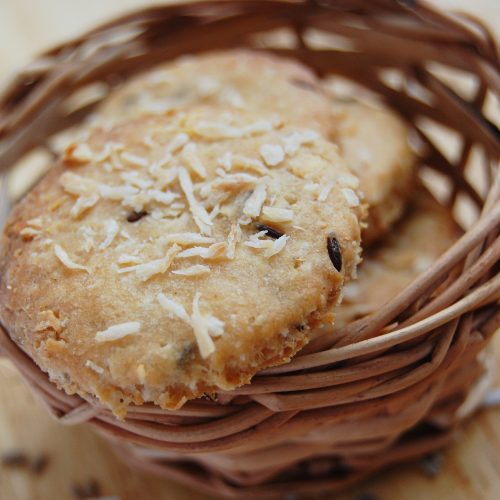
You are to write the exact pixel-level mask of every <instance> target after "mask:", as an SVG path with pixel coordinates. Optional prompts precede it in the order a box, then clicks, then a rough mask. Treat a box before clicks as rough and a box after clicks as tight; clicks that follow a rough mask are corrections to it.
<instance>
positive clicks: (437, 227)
mask: <svg viewBox="0 0 500 500" xmlns="http://www.w3.org/2000/svg"><path fill="white" fill-rule="evenodd" d="M460 236H461V231H460V229H459V227H458V226H457V224H456V222H455V221H454V220H453V217H452V215H451V213H450V211H449V210H448V209H446V208H445V207H443V206H442V205H440V204H439V203H438V202H437V201H436V200H435V199H434V198H433V197H432V196H431V195H430V194H429V193H428V192H427V191H426V190H424V189H423V188H421V189H420V190H419V191H418V193H417V195H416V197H415V199H414V200H413V201H412V203H411V208H410V211H409V213H408V214H407V215H406V216H405V217H404V218H403V219H402V220H401V221H400V222H399V224H398V225H397V226H396V227H395V228H394V229H393V230H392V231H391V234H390V235H389V236H388V237H387V238H386V239H385V240H384V241H383V242H382V243H381V244H380V245H379V246H377V247H374V248H373V249H370V250H368V251H367V252H366V253H365V256H364V259H363V263H362V265H361V266H360V267H359V269H358V277H357V279H356V280H354V281H351V282H350V283H348V284H347V285H346V286H345V287H344V291H343V294H344V298H343V301H342V304H341V305H340V306H339V307H338V308H337V313H336V322H335V325H336V326H342V325H345V324H347V323H350V322H352V321H354V320H356V319H358V318H360V317H362V316H365V315H368V314H371V313H373V312H375V311H376V310H377V309H379V308H380V307H381V306H382V305H384V304H385V303H386V302H388V301H389V300H391V299H392V298H393V297H395V296H396V295H397V294H398V293H399V292H400V291H402V290H403V289H404V288H405V287H406V286H407V285H409V284H410V283H411V282H412V281H413V280H414V279H415V278H417V276H418V275H419V274H421V273H422V272H424V271H425V270H427V269H428V268H429V267H430V266H431V265H432V263H433V262H434V261H435V260H436V259H437V258H438V257H439V256H440V255H441V254H442V253H443V252H445V251H446V250H447V249H448V248H449V247H450V246H451V245H452V244H453V243H454V242H455V241H456V240H457V239H458V238H459V237H460Z"/></svg>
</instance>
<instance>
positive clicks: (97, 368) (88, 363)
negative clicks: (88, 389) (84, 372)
mask: <svg viewBox="0 0 500 500" xmlns="http://www.w3.org/2000/svg"><path fill="white" fill-rule="evenodd" d="M85 366H86V367H87V368H90V369H91V370H93V371H94V372H96V373H98V374H99V375H102V374H103V373H104V368H102V367H101V366H99V365H97V364H95V363H94V362H93V361H91V360H90V359H87V361H85Z"/></svg>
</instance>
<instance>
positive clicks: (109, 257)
mask: <svg viewBox="0 0 500 500" xmlns="http://www.w3.org/2000/svg"><path fill="white" fill-rule="evenodd" d="M337 149H338V148H337V147H336V146H334V145H333V144H331V143H329V142H327V141H324V140H323V139H321V137H320V136H319V135H318V134H317V133H316V132H314V131H312V130H309V129H303V128H299V127H297V126H286V125H285V126H284V125H283V124H282V123H281V122H280V121H278V120H276V117H275V116H274V114H271V115H270V116H269V117H266V116H262V115H261V114H259V115H254V114H249V113H244V112H239V113H238V114H231V113H227V112H225V111H221V110H220V109H218V108H210V107H208V108H207V107H203V108H195V109H191V110H189V111H186V112H180V113H172V114H170V115H169V116H159V115H155V116H149V117H143V118H138V119H136V120H130V121H129V122H128V123H126V124H123V125H120V126H117V127H115V128H113V129H111V130H97V131H95V132H94V133H92V134H91V135H90V137H89V139H88V141H87V142H85V143H79V144H73V145H71V146H70V147H68V148H67V150H66V151H65V154H64V157H63V158H62V159H61V161H60V162H59V163H58V164H57V165H56V166H55V167H54V168H53V169H52V170H51V171H50V172H49V174H48V175H47V176H46V177H45V179H44V180H43V181H42V182H41V183H40V184H39V185H38V186H37V187H36V188H35V189H34V190H33V191H32V192H31V193H30V194H29V195H28V196H27V197H26V198H25V199H24V200H23V201H22V202H21V203H20V204H19V205H18V206H17V207H16V208H15V209H14V212H13V214H12V215H11V218H10V221H9V222H8V224H7V226H6V229H5V233H4V236H3V239H2V245H1V253H0V255H1V256H0V318H1V320H2V322H3V324H4V325H5V326H6V327H7V329H8V331H9V333H10V335H11V336H12V338H13V339H14V340H15V341H16V342H17V343H18V345H19V346H20V347H21V348H22V349H23V350H24V351H25V352H27V353H28V355H30V356H31V357H32V358H33V359H34V360H35V361H36V362H37V364H38V365H39V366H40V367H41V368H42V369H43V370H44V371H46V372H48V373H49V375H50V378H51V379H52V380H53V381H55V382H56V383H57V384H58V385H59V386H60V387H62V388H64V389H65V390H66V391H67V392H69V393H72V392H77V393H79V394H81V395H83V396H84V397H88V396H94V395H95V396H97V397H98V398H99V399H100V400H101V402H102V403H104V404H105V405H107V406H108V407H110V408H111V409H113V411H114V412H115V413H117V414H123V412H124V411H125V409H126V406H127V405H128V404H132V403H134V404H141V403H143V402H145V401H153V402H155V403H157V404H158V405H160V406H162V407H163V408H176V407H179V406H181V405H182V404H183V403H184V402H185V401H186V400H187V399H191V398H196V397H199V396H201V395H203V394H204V393H210V392H214V391H217V390H218V389H223V390H230V389H232V388H234V387H237V386H239V385H241V384H244V383H247V382H249V380H250V378H251V377H252V375H254V374H255V373H256V372H257V371H259V370H261V369H263V368H266V367H269V366H273V365H277V364H280V363H284V362H287V361H288V360H289V359H290V358H291V357H292V356H293V355H294V354H295V353H296V352H297V351H298V350H299V349H300V348H301V347H302V346H303V345H304V344H305V343H306V342H307V340H308V335H309V328H310V327H312V326H314V324H315V322H316V318H318V317H322V316H323V315H324V313H325V311H328V310H331V308H332V305H333V304H335V303H337V301H338V298H339V296H340V292H341V288H342V285H343V282H344V279H345V277H346V276H348V275H350V274H352V272H353V270H354V268H355V266H356V264H357V262H358V260H359V251H360V246H359V243H360V226H359V219H360V217H361V216H362V211H363V208H362V206H360V204H359V200H358V198H357V193H356V190H355V188H354V185H353V184H354V181H355V179H353V176H352V175H351V174H350V172H349V170H348V168H347V167H346V165H345V163H344V161H343V160H342V159H341V158H340V157H339V155H338V152H337ZM318 186H321V189H319V190H318Z"/></svg>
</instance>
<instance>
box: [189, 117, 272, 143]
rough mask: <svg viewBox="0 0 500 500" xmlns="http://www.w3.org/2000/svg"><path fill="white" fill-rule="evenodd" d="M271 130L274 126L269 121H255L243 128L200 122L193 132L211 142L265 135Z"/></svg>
mask: <svg viewBox="0 0 500 500" xmlns="http://www.w3.org/2000/svg"><path fill="white" fill-rule="evenodd" d="M273 128H274V125H273V123H272V122H271V121H269V120H257V121H256V122H254V123H251V124H249V125H246V126H243V127H234V126H232V125H228V124H227V123H214V122H209V121H204V120H202V121H199V122H198V123H197V124H196V125H195V126H194V132H195V133H196V134H198V135H199V136H201V137H204V138H206V139H211V140H217V139H237V138H240V137H252V136H254V135H260V134H265V133H266V132H270V131H271V130H273Z"/></svg>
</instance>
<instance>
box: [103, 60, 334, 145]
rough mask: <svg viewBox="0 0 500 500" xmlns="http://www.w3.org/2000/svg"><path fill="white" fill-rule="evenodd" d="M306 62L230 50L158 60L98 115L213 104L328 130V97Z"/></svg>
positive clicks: (106, 117)
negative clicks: (271, 114) (319, 90)
mask: <svg viewBox="0 0 500 500" xmlns="http://www.w3.org/2000/svg"><path fill="white" fill-rule="evenodd" d="M316 88H319V86H318V80H317V79H316V77H315V76H314V74H313V73H312V72H311V71H310V70H309V69H307V68H306V67H304V66H303V65H301V64H299V63H296V62H293V61H291V60H288V59H284V58H279V57H276V56H273V55H270V54H261V53H257V52H252V51H248V50H231V51H224V52H214V53H207V54H202V55H197V56H188V57H186V56H183V57H181V58H179V59H177V60H174V61H172V62H168V63H166V64H163V65H160V66H157V67H156V68H154V69H153V70H150V71H148V72H146V73H144V74H141V75H139V76H138V77H136V78H134V79H132V80H131V81H129V82H127V83H125V84H124V85H123V86H122V87H121V88H118V89H117V90H115V91H114V92H112V93H111V94H110V95H109V96H108V98H107V99H106V100H105V101H104V103H103V105H102V106H101V109H100V110H99V111H98V113H97V115H96V116H95V117H94V118H95V121H96V122H97V123H105V124H108V125H109V124H116V123H119V122H121V121H124V120H126V119H129V118H133V117H136V116H139V115H141V114H161V113H165V112H168V111H170V110H173V109H183V108H186V107H187V106H190V105H196V104H198V105H199V104H202V105H203V104H205V105H206V104H208V105H215V106H220V107H222V108H225V109H227V110H228V111H233V112H238V111H245V110H247V111H251V112H256V113H259V112H261V113H265V114H269V113H276V114H278V115H279V117H280V118H281V119H283V120H284V121H285V122H286V123H288V124H292V125H298V126H301V127H307V128H311V129H314V130H316V131H319V132H320V133H322V134H323V135H325V136H326V135H328V134H329V130H330V128H331V127H332V123H331V119H330V114H329V110H328V98H327V97H325V96H324V95H323V94H322V93H321V92H317V91H315V89H316Z"/></svg>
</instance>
